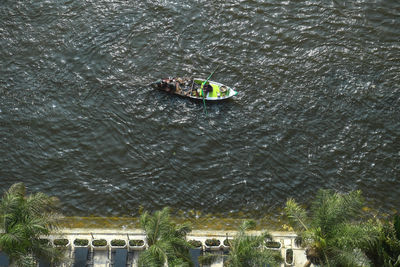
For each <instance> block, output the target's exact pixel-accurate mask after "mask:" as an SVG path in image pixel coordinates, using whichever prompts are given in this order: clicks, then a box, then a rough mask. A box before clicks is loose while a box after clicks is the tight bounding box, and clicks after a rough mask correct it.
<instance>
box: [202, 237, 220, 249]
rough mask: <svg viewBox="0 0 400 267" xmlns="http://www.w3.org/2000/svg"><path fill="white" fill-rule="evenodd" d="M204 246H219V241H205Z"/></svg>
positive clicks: (213, 239)
mask: <svg viewBox="0 0 400 267" xmlns="http://www.w3.org/2000/svg"><path fill="white" fill-rule="evenodd" d="M205 244H206V245H207V246H209V247H217V246H219V245H221V241H219V240H218V239H215V238H212V239H207V240H206V242H205Z"/></svg>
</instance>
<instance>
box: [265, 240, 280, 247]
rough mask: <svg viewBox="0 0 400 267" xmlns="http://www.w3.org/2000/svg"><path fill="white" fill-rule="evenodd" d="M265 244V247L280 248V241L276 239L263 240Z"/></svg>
mask: <svg viewBox="0 0 400 267" xmlns="http://www.w3.org/2000/svg"><path fill="white" fill-rule="evenodd" d="M265 246H266V247H267V248H280V247H281V243H279V242H276V241H266V242H265Z"/></svg>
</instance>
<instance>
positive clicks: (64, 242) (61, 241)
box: [53, 238, 69, 246]
mask: <svg viewBox="0 0 400 267" xmlns="http://www.w3.org/2000/svg"><path fill="white" fill-rule="evenodd" d="M53 242H54V245H55V246H66V245H67V244H68V242H69V241H68V239H65V238H60V239H54V241H53Z"/></svg>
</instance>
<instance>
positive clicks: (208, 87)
mask: <svg viewBox="0 0 400 267" xmlns="http://www.w3.org/2000/svg"><path fill="white" fill-rule="evenodd" d="M212 91H213V88H212V86H211V84H210V83H209V82H207V83H206V84H205V85H201V87H200V89H198V90H197V92H198V96H203V92H204V95H205V96H207V93H211V92H212Z"/></svg>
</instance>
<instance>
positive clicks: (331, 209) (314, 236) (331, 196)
mask: <svg viewBox="0 0 400 267" xmlns="http://www.w3.org/2000/svg"><path fill="white" fill-rule="evenodd" d="M363 203H364V201H363V198H362V196H361V192H360V191H353V192H350V193H348V194H340V193H336V192H333V191H330V190H320V191H319V192H318V194H317V197H316V199H315V201H314V202H313V204H312V206H311V211H310V214H309V213H308V212H307V211H306V210H305V209H304V208H302V207H301V206H300V205H299V204H297V203H296V202H295V201H294V200H293V199H289V200H288V201H287V202H286V207H285V212H286V214H287V215H288V217H289V222H290V224H291V226H292V227H293V228H294V229H295V230H296V231H297V233H298V239H297V241H298V244H300V245H302V246H303V247H306V256H307V260H308V261H307V263H306V264H305V266H310V265H311V263H313V264H318V265H321V266H362V265H363V264H367V263H368V259H367V257H366V255H365V254H364V253H363V252H362V251H361V249H360V248H363V247H365V246H366V244H368V243H370V242H373V241H374V240H376V238H377V227H376V225H374V224H372V223H361V222H360V219H361V218H360V215H361V212H362V207H363Z"/></svg>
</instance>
